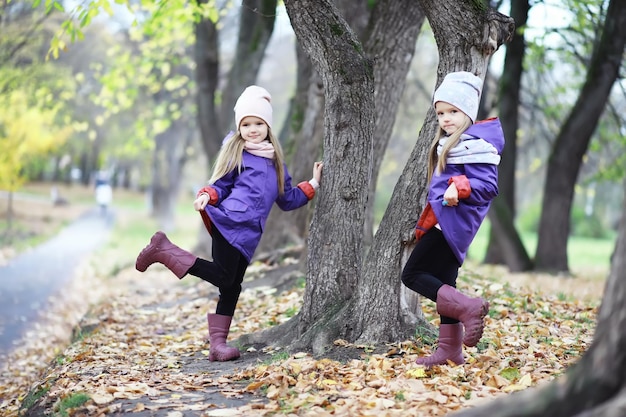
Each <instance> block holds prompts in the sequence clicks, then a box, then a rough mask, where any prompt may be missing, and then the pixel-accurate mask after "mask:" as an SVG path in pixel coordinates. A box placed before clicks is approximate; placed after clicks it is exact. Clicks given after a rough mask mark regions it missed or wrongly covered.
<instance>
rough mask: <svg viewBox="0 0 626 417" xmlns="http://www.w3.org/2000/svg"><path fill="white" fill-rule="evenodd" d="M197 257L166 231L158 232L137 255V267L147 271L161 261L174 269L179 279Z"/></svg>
mask: <svg viewBox="0 0 626 417" xmlns="http://www.w3.org/2000/svg"><path fill="white" fill-rule="evenodd" d="M196 259H198V257H197V256H195V255H192V254H191V253H189V252H187V251H186V250H183V249H181V248H179V247H178V246H176V245H174V244H173V243H172V242H170V241H169V239H168V238H167V236H165V233H163V232H156V233H155V234H154V235H153V236H152V238H151V239H150V243H149V244H148V246H146V247H145V248H143V250H142V251H141V252H140V253H139V256H137V261H136V262H135V268H137V271H140V272H145V270H146V269H148V267H149V266H150V265H152V264H153V263H155V262H159V263H162V264H163V265H165V266H166V267H167V268H168V269H169V270H170V271H172V272H173V273H174V275H176V276H177V277H178V279H182V277H184V276H185V275H186V274H187V271H189V268H191V267H192V266H193V264H194V263H195V262H196Z"/></svg>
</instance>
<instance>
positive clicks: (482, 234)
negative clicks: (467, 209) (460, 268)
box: [468, 223, 615, 270]
mask: <svg viewBox="0 0 626 417" xmlns="http://www.w3.org/2000/svg"><path fill="white" fill-rule="evenodd" d="M521 238H522V242H524V247H525V248H526V250H527V252H528V254H529V256H531V257H533V256H534V254H535V250H536V248H537V235H536V234H535V233H529V232H522V233H521ZM488 242H489V226H488V223H485V226H484V227H481V228H480V230H479V231H478V234H477V235H476V238H475V239H474V241H473V242H472V244H471V246H470V249H469V252H468V258H469V259H472V260H474V261H475V262H480V261H481V260H482V259H484V256H485V253H486V251H487V244H488ZM614 247H615V238H611V239H592V238H586V237H578V236H572V237H570V238H569V240H568V244H567V257H568V261H569V266H570V268H571V269H572V270H577V269H583V270H585V269H598V270H608V268H609V266H610V264H611V254H612V253H613V249H614Z"/></svg>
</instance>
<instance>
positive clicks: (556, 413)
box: [454, 181, 626, 417]
mask: <svg viewBox="0 0 626 417" xmlns="http://www.w3.org/2000/svg"><path fill="white" fill-rule="evenodd" d="M624 191H625V192H626V181H625V182H624ZM625 270H626V206H625V207H624V210H623V211H622V219H621V221H620V224H619V230H618V238H617V242H616V246H615V251H614V253H613V258H612V262H611V271H610V274H609V277H608V281H607V284H606V287H605V291H604V297H603V299H602V305H601V306H600V311H599V314H598V324H597V326H596V330H595V335H594V340H593V343H592V344H591V346H590V348H589V350H588V351H587V352H586V353H585V354H584V355H583V357H582V358H581V359H580V361H579V362H577V363H576V364H575V365H573V366H572V367H571V368H570V369H569V370H568V371H567V372H566V374H565V375H563V376H562V377H560V378H558V379H557V380H555V381H552V382H551V383H549V384H548V385H545V386H542V387H538V388H532V389H527V390H525V391H522V392H518V393H516V394H511V395H507V396H503V397H500V398H498V399H496V400H494V401H491V402H489V403H487V404H485V405H484V406H481V407H476V408H472V409H468V410H465V411H462V412H460V413H456V414H454V416H455V417H478V416H480V417H482V416H490V417H543V416H550V417H601V416H602V417H618V416H624V415H625V414H624V413H625V412H626V378H624V375H626V333H625V332H624V331H623V329H626V278H625V275H624V271H625Z"/></svg>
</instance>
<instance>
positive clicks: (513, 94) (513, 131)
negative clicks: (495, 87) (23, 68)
mask: <svg viewBox="0 0 626 417" xmlns="http://www.w3.org/2000/svg"><path fill="white" fill-rule="evenodd" d="M529 10H530V4H529V2H528V0H512V1H511V17H512V18H513V20H514V21H515V23H516V25H517V26H518V27H525V26H526V22H527V20H528V11H529ZM525 50H526V44H525V41H524V32H523V31H515V32H514V34H513V38H512V40H511V42H510V43H509V44H508V45H507V48H506V57H505V58H504V68H503V70H502V76H501V78H500V86H499V93H498V97H499V103H498V114H499V117H500V120H501V122H502V129H503V131H504V137H505V138H506V142H505V144H504V150H503V152H502V160H501V161H500V165H499V167H498V171H499V172H498V189H499V195H498V197H497V198H496V199H495V201H494V202H493V205H492V207H491V210H490V211H489V219H490V220H491V229H490V233H489V244H488V247H487V253H486V255H485V263H492V264H506V265H507V266H508V268H509V269H510V270H511V271H513V272H520V271H527V270H530V269H532V267H533V264H532V261H531V259H530V256H529V255H528V252H527V251H526V249H525V248H524V244H523V243H522V240H521V238H520V236H519V234H518V233H517V230H516V229H515V224H514V220H515V171H516V165H517V164H516V161H517V130H518V126H519V117H518V115H519V103H520V90H521V84H522V73H523V71H524V69H523V63H524V55H525Z"/></svg>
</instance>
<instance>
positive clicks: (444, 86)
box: [433, 71, 483, 123]
mask: <svg viewBox="0 0 626 417" xmlns="http://www.w3.org/2000/svg"><path fill="white" fill-rule="evenodd" d="M482 89H483V80H482V79H481V78H479V77H477V76H475V75H474V74H472V73H471V72H466V71H459V72H451V73H449V74H448V75H446V76H445V78H444V79H443V81H442V82H441V84H440V85H439V88H437V90H436V91H435V94H434V96H433V105H435V104H436V103H437V102H438V101H445V102H446V103H450V104H452V105H453V106H454V107H456V108H457V109H459V110H461V111H462V112H463V113H465V114H467V115H468V116H469V118H470V119H472V123H474V122H475V121H476V116H477V115H478V106H479V104H480V94H481V91H482Z"/></svg>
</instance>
